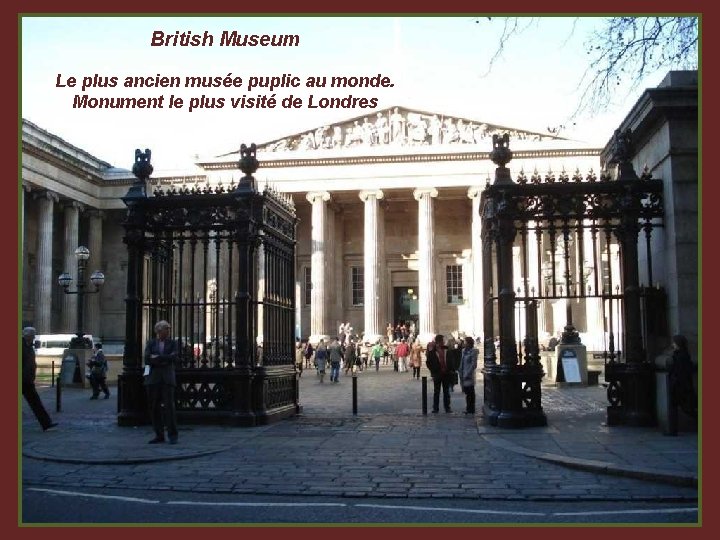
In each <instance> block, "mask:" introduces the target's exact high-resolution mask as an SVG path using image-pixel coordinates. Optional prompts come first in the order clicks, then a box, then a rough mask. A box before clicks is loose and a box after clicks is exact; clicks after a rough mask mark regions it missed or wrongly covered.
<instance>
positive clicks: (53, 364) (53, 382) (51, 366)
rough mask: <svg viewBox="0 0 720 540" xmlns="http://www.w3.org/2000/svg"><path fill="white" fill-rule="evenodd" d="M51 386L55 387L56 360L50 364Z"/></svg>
mask: <svg viewBox="0 0 720 540" xmlns="http://www.w3.org/2000/svg"><path fill="white" fill-rule="evenodd" d="M50 386H55V360H53V361H52V362H50Z"/></svg>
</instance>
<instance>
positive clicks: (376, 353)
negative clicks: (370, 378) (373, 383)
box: [370, 340, 385, 371]
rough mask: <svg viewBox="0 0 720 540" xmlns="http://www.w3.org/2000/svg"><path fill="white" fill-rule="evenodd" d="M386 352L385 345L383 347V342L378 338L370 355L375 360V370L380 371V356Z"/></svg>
mask: <svg viewBox="0 0 720 540" xmlns="http://www.w3.org/2000/svg"><path fill="white" fill-rule="evenodd" d="M384 353H385V347H383V346H382V343H380V340H378V342H377V343H376V344H375V346H374V347H373V348H372V351H370V355H371V356H372V358H373V360H374V361H375V371H380V358H382V356H383V354H384Z"/></svg>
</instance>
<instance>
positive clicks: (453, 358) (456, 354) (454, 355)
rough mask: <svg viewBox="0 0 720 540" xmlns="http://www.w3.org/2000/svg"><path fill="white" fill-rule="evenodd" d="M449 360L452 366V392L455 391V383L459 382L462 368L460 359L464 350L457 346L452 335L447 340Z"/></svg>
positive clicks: (449, 383)
mask: <svg viewBox="0 0 720 540" xmlns="http://www.w3.org/2000/svg"><path fill="white" fill-rule="evenodd" d="M446 351H447V361H448V366H449V367H450V375H449V379H448V385H449V388H450V391H451V392H454V391H455V385H456V384H458V382H459V380H458V371H459V370H460V359H461V357H462V350H461V349H459V348H458V347H457V342H456V341H455V338H454V337H453V336H452V335H451V336H450V338H449V339H448V342H447V349H446Z"/></svg>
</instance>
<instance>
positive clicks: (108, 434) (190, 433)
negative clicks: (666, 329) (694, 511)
mask: <svg viewBox="0 0 720 540" xmlns="http://www.w3.org/2000/svg"><path fill="white" fill-rule="evenodd" d="M314 375H315V374H314V370H305V372H304V374H303V376H302V377H301V379H300V382H301V385H300V391H301V394H300V395H301V404H302V405H303V414H302V415H301V416H298V417H296V418H293V419H289V420H284V421H281V422H278V423H276V424H272V425H268V426H260V427H256V428H228V427H222V426H184V425H183V426H180V444H178V445H148V444H147V441H148V440H149V439H150V438H151V437H152V429H151V428H150V427H149V426H143V427H138V428H128V427H119V426H117V422H116V416H115V415H116V409H117V402H116V396H115V394H114V391H115V388H112V387H111V391H112V392H113V396H112V397H111V399H109V400H103V399H100V400H97V401H95V400H93V401H91V400H90V399H89V396H90V391H89V390H83V389H74V388H67V389H64V392H63V411H62V412H61V413H55V412H54V410H55V393H54V389H52V388H45V389H42V390H41V392H40V394H41V396H42V398H43V401H44V403H45V404H46V407H47V408H48V411H50V412H51V416H52V417H53V419H54V420H56V421H58V422H59V423H60V425H59V426H58V428H56V429H54V430H51V431H49V432H46V433H43V432H42V430H41V429H40V428H39V426H38V424H37V422H36V420H35V418H34V417H33V416H32V413H31V412H30V411H29V408H28V407H27V405H26V404H25V403H24V402H23V444H22V453H23V456H24V459H23V482H24V483H25V484H28V485H30V484H32V485H38V484H42V485H65V486H67V485H75V486H85V487H87V486H94V487H119V488H128V489H134V488H137V489H164V490H179V491H183V490H190V491H203V492H227V493H254V494H274V495H293V494H303V495H307V494H311V495H333V496H358V497H369V496H372V497H462V498H466V497H467V498H485V499H548V498H549V499H553V500H558V499H572V500H574V499H585V500H630V499H632V500H638V499H646V500H695V499H697V474H698V445H697V433H682V432H681V433H680V435H679V436H678V437H665V436H663V435H662V433H660V431H659V430H658V429H657V428H627V427H612V428H609V427H607V426H605V425H603V422H604V420H605V412H604V411H605V406H606V405H605V390H604V388H602V387H584V388H583V387H562V388H556V387H555V386H551V385H548V386H544V387H543V408H544V409H545V412H546V414H547V417H548V426H547V427H542V428H527V429H522V430H507V429H501V428H495V427H492V426H488V425H485V424H484V423H483V419H482V416H481V415H480V414H478V415H477V416H476V417H469V416H466V415H463V414H462V410H463V407H464V395H463V394H462V393H461V392H460V387H459V386H458V387H456V389H455V390H456V391H455V392H454V393H453V394H452V406H453V411H454V412H453V413H450V414H445V413H440V414H436V415H434V414H428V415H427V416H423V415H422V414H421V412H422V408H421V399H422V398H421V390H420V389H421V383H420V381H416V380H412V379H411V377H410V375H409V374H407V373H396V372H393V371H392V368H389V367H387V366H382V367H381V369H380V372H375V371H374V369H373V370H369V371H365V372H363V373H361V374H360V376H359V377H358V413H359V414H358V415H357V416H355V417H354V416H353V415H352V399H351V397H352V390H351V388H352V384H351V379H350V377H344V378H343V377H341V379H340V383H338V384H333V383H329V382H327V380H326V382H325V383H323V384H320V383H319V381H318V379H317V378H316V377H315V376H314ZM428 387H429V388H428V400H429V407H430V406H431V401H432V384H431V382H430V381H428ZM476 389H477V391H478V394H479V395H478V401H479V402H481V400H482V385H481V382H479V383H478V386H477V388H476Z"/></svg>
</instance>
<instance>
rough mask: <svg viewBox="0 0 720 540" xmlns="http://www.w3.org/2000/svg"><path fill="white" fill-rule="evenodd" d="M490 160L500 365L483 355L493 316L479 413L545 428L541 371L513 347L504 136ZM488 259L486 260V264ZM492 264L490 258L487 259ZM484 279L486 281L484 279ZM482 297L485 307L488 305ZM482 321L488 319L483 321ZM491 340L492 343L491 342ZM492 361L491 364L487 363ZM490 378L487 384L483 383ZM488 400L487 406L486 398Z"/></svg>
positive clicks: (510, 195)
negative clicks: (493, 166) (520, 357)
mask: <svg viewBox="0 0 720 540" xmlns="http://www.w3.org/2000/svg"><path fill="white" fill-rule="evenodd" d="M490 158H491V159H492V160H493V162H494V163H495V164H497V165H498V167H497V169H495V181H494V183H493V185H492V186H491V187H490V188H489V189H487V190H486V192H485V193H483V204H482V205H481V208H482V212H483V219H484V220H485V221H484V223H483V234H484V235H487V236H486V238H492V239H493V240H494V241H495V246H496V258H495V260H496V265H495V267H496V275H497V290H498V302H497V303H498V333H499V336H500V365H499V366H498V365H497V364H495V361H494V353H492V355H491V354H490V353H489V351H488V347H489V346H492V342H488V337H489V336H488V334H487V331H488V330H489V331H490V332H491V334H490V336H492V331H493V324H492V316H491V317H490V322H489V324H488V323H486V336H485V338H486V339H485V350H486V352H485V367H484V369H483V373H484V375H485V377H486V382H485V398H486V403H485V404H484V405H483V411H484V412H486V413H487V416H488V421H489V422H490V424H491V425H497V426H498V427H507V428H520V427H530V426H544V425H547V419H546V417H545V414H544V413H543V411H542V407H541V406H540V401H541V388H540V380H541V379H542V376H543V371H542V367H540V365H539V364H538V365H535V363H532V362H530V363H527V362H526V363H525V364H522V365H521V364H519V358H518V351H517V346H516V342H515V292H514V290H513V252H512V250H513V242H514V240H515V234H516V230H515V219H516V216H515V210H516V208H517V204H516V200H515V195H514V192H513V190H512V188H513V187H514V184H513V182H512V179H511V177H510V170H509V169H508V168H507V167H506V166H505V165H506V164H507V163H508V162H509V161H510V160H511V159H512V152H511V151H510V148H509V137H508V135H507V134H506V135H504V136H503V137H498V136H497V135H494V136H493V151H492V153H491V154H490ZM487 246H490V247H485V245H484V251H485V253H484V255H486V256H487V255H490V256H491V253H490V254H488V253H487V252H488V251H490V249H491V242H488V243H487ZM486 260H487V259H486ZM491 260H492V259H491ZM485 276H488V277H487V278H486V277H485ZM491 276H492V272H488V273H484V275H483V290H484V291H485V293H486V295H487V294H488V293H490V291H491V285H490V286H488V283H490V284H492V281H491V280H492V277H491ZM492 300H493V299H492V297H491V296H486V297H485V302H489V303H492ZM486 321H487V319H486ZM490 339H492V338H490ZM490 362H492V363H490ZM488 379H489V380H488ZM488 397H489V398H490V401H489V402H487V398H488Z"/></svg>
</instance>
